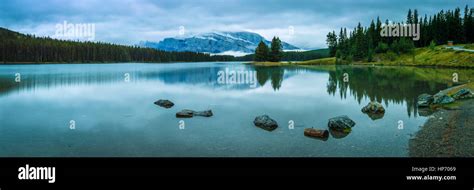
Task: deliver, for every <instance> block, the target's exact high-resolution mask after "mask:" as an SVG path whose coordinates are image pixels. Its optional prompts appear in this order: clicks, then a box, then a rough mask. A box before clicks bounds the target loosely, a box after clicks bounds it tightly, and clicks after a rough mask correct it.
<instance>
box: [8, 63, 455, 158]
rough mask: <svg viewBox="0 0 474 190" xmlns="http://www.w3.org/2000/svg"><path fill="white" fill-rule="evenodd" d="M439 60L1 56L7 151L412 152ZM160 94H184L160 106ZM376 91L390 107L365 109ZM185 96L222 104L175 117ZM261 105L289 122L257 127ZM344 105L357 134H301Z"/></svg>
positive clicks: (197, 105)
mask: <svg viewBox="0 0 474 190" xmlns="http://www.w3.org/2000/svg"><path fill="white" fill-rule="evenodd" d="M226 68H228V69H229V68H230V69H231V70H245V71H255V72H256V74H257V81H258V84H257V86H256V87H251V86H250V85H248V84H220V83H218V82H217V81H218V72H219V71H222V70H225V69H226ZM441 71H442V70H433V69H431V70H430V69H421V71H420V72H422V73H424V74H423V75H417V73H414V72H415V71H413V69H411V68H403V67H400V68H398V67H397V68H378V67H349V66H346V67H330V68H326V67H308V68H302V67H271V68H262V67H254V66H249V65H245V64H241V63H174V64H73V65H70V64H54V65H1V66H0V105H1V106H0V156H1V157H11V156H21V157H23V156H26V157H30V156H52V157H55V156H61V157H62V156H65V157H69V156H73V157H76V156H80V157H88V156H107V157H108V156H120V157H122V156H124V157H128V156H137V157H142V156H153V157H168V156H172V157H201V156H206V157H207V156H219V157H221V156H224V157H239V156H251V157H254V156H255V157H266V156H284V157H288V156H290V157H293V156H294V157H400V156H401V157H404V156H407V155H408V149H407V148H408V140H409V139H410V138H412V136H413V135H414V134H415V133H416V131H418V130H419V126H421V125H422V124H423V123H424V122H425V120H426V115H425V114H423V113H422V112H421V111H420V110H417V109H416V105H415V100H416V96H417V95H418V94H421V93H424V92H427V93H434V92H437V91H438V90H440V89H443V88H445V87H446V86H447V85H448V84H446V83H445V82H443V81H436V80H432V79H427V78H426V75H428V74H429V73H430V72H441ZM17 73H19V74H21V81H20V82H16V81H15V74H17ZM344 73H347V74H348V76H349V80H348V81H347V82H344V81H343V76H345V75H344ZM426 73H428V74H426ZM450 73H451V71H450V70H447V71H446V72H441V74H440V75H443V74H445V75H450ZM438 74H439V73H438ZM126 77H129V80H128V81H127V80H126ZM158 99H169V100H171V101H173V102H174V103H175V106H174V107H172V108H170V109H164V108H161V107H158V106H156V105H154V104H153V102H154V101H156V100H158ZM370 100H377V101H379V102H382V104H383V105H384V107H385V108H386V113H385V115H384V117H383V118H381V119H377V120H372V119H371V118H369V117H368V116H367V115H365V114H363V113H362V112H361V111H360V109H361V108H362V107H363V106H365V105H366V104H367V103H368V102H369V101H370ZM185 108H188V109H194V110H205V109H212V111H213V112H214V116H213V117H210V118H203V117H194V118H189V119H179V118H176V117H175V113H176V112H177V111H179V110H181V109H185ZM261 114H268V115H269V116H270V117H272V118H274V119H275V120H276V121H277V122H278V124H279V128H277V129H276V130H274V131H272V132H268V131H265V130H262V129H260V128H257V127H255V126H254V125H253V119H254V118H255V117H256V116H257V115H261ZM339 115H348V116H349V117H350V118H351V119H353V120H354V121H355V122H356V126H355V127H354V128H353V130H352V132H351V133H350V134H348V135H347V136H345V137H342V138H334V137H330V138H329V139H328V140H327V141H321V140H318V139H312V138H307V137H305V136H304V135H303V130H304V128H306V127H315V128H321V129H326V128H327V120H328V119H329V118H331V117H335V116H339ZM422 115H424V116H422ZM71 120H73V121H74V122H75V129H71V128H70V127H71V123H70V121H71ZM180 120H183V121H184V129H183V128H181V129H180V127H179V124H180ZM290 120H292V121H293V122H294V125H295V127H294V128H293V129H290V128H289V126H288V124H289V121H290ZM400 121H402V122H403V128H400V126H399V125H400Z"/></svg>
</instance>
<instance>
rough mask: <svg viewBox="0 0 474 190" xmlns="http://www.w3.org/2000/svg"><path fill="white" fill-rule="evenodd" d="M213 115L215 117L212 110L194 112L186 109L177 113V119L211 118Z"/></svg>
mask: <svg viewBox="0 0 474 190" xmlns="http://www.w3.org/2000/svg"><path fill="white" fill-rule="evenodd" d="M212 115H213V114H212V110H205V111H193V110H188V109H184V110H181V111H180V112H178V113H176V117H178V118H190V117H193V116H203V117H211V116H212Z"/></svg>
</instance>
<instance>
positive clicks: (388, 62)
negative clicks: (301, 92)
mask: <svg viewBox="0 0 474 190" xmlns="http://www.w3.org/2000/svg"><path fill="white" fill-rule="evenodd" d="M459 46H460V47H473V46H474V44H465V45H459ZM449 47H450V46H446V45H441V46H436V47H434V48H427V47H423V48H416V49H415V50H414V51H413V53H407V54H400V55H399V56H397V55H392V54H390V53H379V54H375V55H374V60H373V61H372V62H367V61H352V62H348V61H344V60H341V59H338V58H336V57H328V58H321V59H313V60H308V61H296V62H291V61H290V62H288V61H286V62H252V64H253V65H256V66H290V65H304V66H311V65H314V66H317V65H368V66H370V65H377V66H419V67H426V66H428V67H453V68H461V67H462V68H474V52H468V51H463V50H453V49H451V48H449ZM456 47H458V46H456ZM466 49H469V48H466Z"/></svg>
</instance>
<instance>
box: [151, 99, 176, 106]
mask: <svg viewBox="0 0 474 190" xmlns="http://www.w3.org/2000/svg"><path fill="white" fill-rule="evenodd" d="M154 104H156V105H158V106H161V107H164V108H171V107H173V106H174V103H173V102H171V101H169V100H158V101H156V102H154Z"/></svg>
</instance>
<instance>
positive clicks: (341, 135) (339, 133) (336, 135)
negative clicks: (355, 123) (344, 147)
mask: <svg viewBox="0 0 474 190" xmlns="http://www.w3.org/2000/svg"><path fill="white" fill-rule="evenodd" d="M351 131H352V129H350V128H349V129H345V130H343V131H338V130H334V129H329V133H330V134H331V136H332V137H333V138H335V139H342V138H344V137H346V136H347V135H349V133H351Z"/></svg>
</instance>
